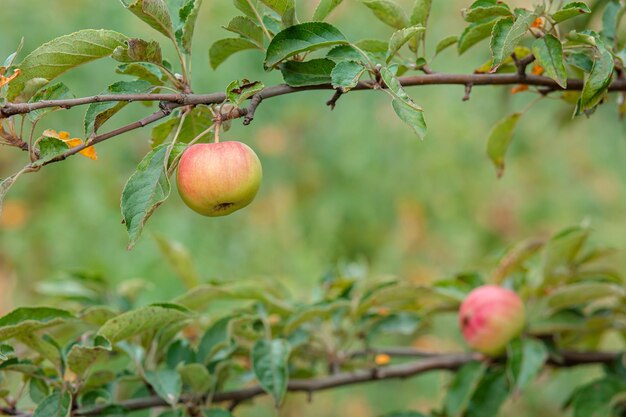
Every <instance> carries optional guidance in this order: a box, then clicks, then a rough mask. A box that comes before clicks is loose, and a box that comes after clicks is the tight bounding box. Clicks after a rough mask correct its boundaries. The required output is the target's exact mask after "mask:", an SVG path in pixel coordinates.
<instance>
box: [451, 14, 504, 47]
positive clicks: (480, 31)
mask: <svg viewBox="0 0 626 417" xmlns="http://www.w3.org/2000/svg"><path fill="white" fill-rule="evenodd" d="M497 21H498V19H492V18H487V19H485V20H481V21H479V22H475V23H472V24H471V25H469V26H467V27H466V28H465V30H464V31H463V33H462V34H461V36H460V37H459V43H458V46H457V49H458V51H459V55H461V54H463V53H464V52H465V51H467V50H468V49H470V48H471V47H472V46H474V45H476V44H477V43H478V42H480V41H482V40H483V39H486V38H488V37H489V36H490V35H491V31H492V30H493V27H494V26H495V25H496V22H497Z"/></svg>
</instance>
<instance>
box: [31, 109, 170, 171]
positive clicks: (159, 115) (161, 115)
mask: <svg viewBox="0 0 626 417" xmlns="http://www.w3.org/2000/svg"><path fill="white" fill-rule="evenodd" d="M176 107H178V106H177V105H176V106H163V107H162V108H161V109H160V110H159V111H156V112H154V113H152V114H151V115H149V116H147V117H144V118H143V119H141V120H137V121H136V122H133V123H130V124H127V125H125V126H122V127H120V128H118V129H115V130H112V131H110V132H107V133H103V134H101V135H97V136H94V137H92V138H91V139H90V140H88V141H86V142H85V143H84V144H82V145H79V146H76V147H75V148H71V149H69V150H67V151H66V152H64V153H62V154H61V155H59V156H57V157H55V158H53V159H51V160H49V161H46V162H45V163H44V164H43V165H48V164H52V163H54V162H59V161H63V160H65V159H67V158H69V157H70V156H72V155H75V154H77V153H79V152H80V151H82V150H84V149H85V148H88V147H90V146H93V145H95V144H97V143H100V142H103V141H105V140H107V139H110V138H112V137H114V136H118V135H121V134H122V133H126V132H130V131H131V130H135V129H139V128H140V127H144V126H146V125H149V124H150V123H154V122H156V121H157V120H160V119H163V118H164V117H167V116H168V115H169V114H170V113H171V112H172V109H174V108H176Z"/></svg>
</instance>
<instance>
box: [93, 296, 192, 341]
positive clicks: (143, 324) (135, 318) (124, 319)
mask: <svg viewBox="0 0 626 417" xmlns="http://www.w3.org/2000/svg"><path fill="white" fill-rule="evenodd" d="M189 316H190V315H189V313H188V312H185V311H184V310H183V309H182V307H180V306H178V307H177V306H175V305H152V306H147V307H141V308H139V309H137V310H132V311H128V312H126V313H123V314H120V315H119V316H116V317H113V318H112V319H110V320H109V321H107V322H106V323H104V325H103V326H102V327H100V330H98V335H99V336H103V337H106V338H107V339H108V340H109V341H110V342H111V343H115V342H118V341H120V340H124V339H127V338H129V337H132V336H137V335H140V334H142V333H145V332H148V331H152V330H157V329H161V328H164V327H165V326H167V325H169V324H172V323H178V322H181V321H183V320H186V319H187V318H189Z"/></svg>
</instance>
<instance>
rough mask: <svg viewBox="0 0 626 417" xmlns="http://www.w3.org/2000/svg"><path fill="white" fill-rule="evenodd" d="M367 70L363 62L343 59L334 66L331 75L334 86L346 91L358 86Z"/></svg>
mask: <svg viewBox="0 0 626 417" xmlns="http://www.w3.org/2000/svg"><path fill="white" fill-rule="evenodd" d="M365 71H367V68H365V67H364V66H363V65H362V64H360V63H358V62H354V61H341V62H339V63H338V64H337V65H335V68H333V70H332V72H331V74H330V77H331V82H332V85H333V88H340V89H341V91H342V92H344V93H346V92H348V91H350V90H351V89H353V88H354V87H356V86H357V84H358V83H359V79H360V78H361V76H362V75H363V74H364V73H365Z"/></svg>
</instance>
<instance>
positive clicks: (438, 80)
mask: <svg viewBox="0 0 626 417" xmlns="http://www.w3.org/2000/svg"><path fill="white" fill-rule="evenodd" d="M526 61H528V59H526V58H525V61H524V60H520V62H522V63H525V62H526ZM526 65H527V64H526ZM399 81H400V83H401V84H402V85H403V86H405V87H410V86H421V85H463V86H465V87H466V95H467V88H468V87H467V86H468V85H470V86H483V85H515V84H520V83H523V84H526V85H534V86H540V87H545V88H547V89H550V90H552V91H556V90H563V89H562V88H561V87H560V86H559V85H558V84H557V83H556V82H555V81H554V80H552V79H551V78H548V77H543V76H537V75H526V74H523V75H520V74H442V73H431V74H425V75H413V76H407V77H400V78H399ZM583 85H584V81H583V80H581V79H570V80H568V84H567V89H566V90H581V89H582V88H583ZM375 88H380V86H379V84H378V83H377V82H376V81H370V80H367V81H360V82H359V83H358V84H357V86H356V87H355V88H354V89H353V90H355V91H362V90H372V89H375ZM333 89H334V88H333V86H332V85H331V84H321V85H313V86H304V87H290V86H288V85H286V84H279V85H275V86H271V87H266V88H265V89H263V90H262V91H261V92H259V93H258V94H255V95H254V96H253V97H252V98H251V100H250V105H249V107H248V108H246V109H240V110H241V111H240V112H239V113H238V117H244V116H245V120H244V124H249V123H250V122H251V121H252V119H253V117H254V112H255V111H256V108H257V107H258V105H259V104H260V103H261V101H263V100H266V99H268V98H272V97H278V96H282V95H286V94H292V93H297V92H301V91H307V90H333ZM609 91H626V79H624V78H618V79H616V80H615V81H613V83H612V84H611V85H610V86H609ZM225 100H226V94H224V93H212V94H118V95H115V94H111V95H99V96H92V97H83V98H76V99H66V100H46V101H39V102H36V103H7V104H5V105H4V106H2V107H0V117H10V116H14V115H17V114H26V113H29V112H31V111H33V110H38V109H43V108H50V107H60V108H64V109H69V108H72V107H74V106H79V105H85V104H90V103H99V102H105V101H106V102H110V101H126V102H133V101H159V102H160V103H161V105H160V110H159V111H157V112H155V113H153V114H151V115H150V116H148V117H146V118H144V119H141V120H139V121H136V122H134V123H131V124H128V125H126V126H123V127H120V128H118V129H115V130H112V131H110V132H107V133H104V134H101V135H98V136H95V137H93V138H91V139H90V140H88V141H87V142H86V143H85V144H83V145H81V146H77V147H75V148H72V149H70V150H68V151H67V152H65V153H63V154H62V155H59V156H58V157H56V158H54V159H52V160H50V161H47V162H46V163H45V164H43V165H48V164H51V163H54V162H59V161H62V160H64V159H66V158H68V157H70V156H72V155H75V154H77V153H79V152H80V151H82V150H84V149H85V148H87V147H89V146H92V145H95V144H97V143H100V142H103V141H105V140H107V139H110V138H112V137H114V136H118V135H120V134H122V133H126V132H129V131H131V130H135V129H138V128H140V127H143V126H146V125H148V124H150V123H153V122H155V121H157V120H160V119H162V118H164V117H166V116H167V115H169V114H170V113H171V111H172V110H173V109H175V108H177V107H181V106H195V105H199V104H205V105H209V104H219V103H223V102H224V101H225Z"/></svg>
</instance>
